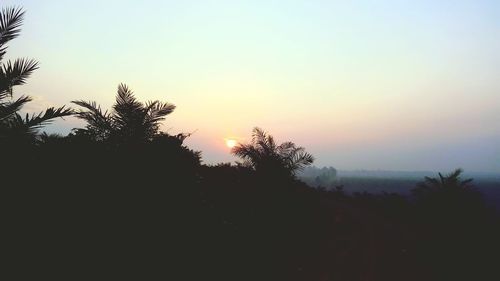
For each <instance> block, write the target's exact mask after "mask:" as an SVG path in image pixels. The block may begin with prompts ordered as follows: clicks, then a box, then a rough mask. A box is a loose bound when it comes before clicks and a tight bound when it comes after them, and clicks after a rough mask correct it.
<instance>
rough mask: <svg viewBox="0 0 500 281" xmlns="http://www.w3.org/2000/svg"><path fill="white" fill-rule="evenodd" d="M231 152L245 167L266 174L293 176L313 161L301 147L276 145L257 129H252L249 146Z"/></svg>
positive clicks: (242, 145)
mask: <svg viewBox="0 0 500 281" xmlns="http://www.w3.org/2000/svg"><path fill="white" fill-rule="evenodd" d="M231 152H232V153H233V154H234V155H236V156H238V157H240V158H242V159H244V161H245V162H244V164H245V165H246V166H248V167H251V168H252V169H254V170H256V171H261V172H265V173H266V174H270V173H285V174H288V175H295V172H296V171H298V170H301V169H303V168H304V167H306V166H308V165H310V164H312V163H313V161H314V157H313V156H312V155H311V154H309V153H307V152H305V149H304V148H303V147H297V146H296V145H295V144H294V143H293V142H284V143H282V144H280V145H277V144H276V142H275V140H274V138H273V137H272V136H271V135H269V134H267V133H266V132H265V131H264V130H262V129H260V128H257V127H255V128H254V129H253V134H252V141H251V142H250V143H249V144H238V145H237V146H235V147H233V149H232V150H231Z"/></svg>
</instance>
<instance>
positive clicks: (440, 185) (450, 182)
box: [412, 168, 473, 197]
mask: <svg viewBox="0 0 500 281" xmlns="http://www.w3.org/2000/svg"><path fill="white" fill-rule="evenodd" d="M462 172H463V170H462V169H460V168H459V169H456V170H455V171H453V172H451V173H449V174H447V175H444V176H443V175H442V174H441V173H438V176H439V177H437V178H432V177H425V178H424V181H423V182H420V183H418V184H417V187H416V188H414V189H413V190H412V192H413V194H414V195H415V196H417V197H423V196H426V195H428V194H430V193H433V192H449V191H472V190H473V186H472V184H471V183H472V179H465V180H462V179H461V177H460V175H461V174H462Z"/></svg>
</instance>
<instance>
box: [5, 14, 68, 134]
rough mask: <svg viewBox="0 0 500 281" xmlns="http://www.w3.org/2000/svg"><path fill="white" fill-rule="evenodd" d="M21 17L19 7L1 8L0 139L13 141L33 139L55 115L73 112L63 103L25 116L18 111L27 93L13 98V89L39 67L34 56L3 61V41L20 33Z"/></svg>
mask: <svg viewBox="0 0 500 281" xmlns="http://www.w3.org/2000/svg"><path fill="white" fill-rule="evenodd" d="M23 18H24V11H23V10H22V9H20V8H4V9H2V10H1V11H0V140H1V141H6V140H11V141H16V142H18V141H19V140H20V139H24V140H29V141H31V140H33V139H34V136H36V133H37V132H38V129H40V128H41V127H43V126H44V125H47V124H48V123H50V122H51V121H53V119H54V118H57V117H63V116H68V115H71V114H73V111H72V110H71V109H68V108H65V107H64V106H62V107H59V108H54V107H50V108H47V109H46V110H45V111H44V112H40V113H38V114H32V115H29V114H26V115H25V116H24V117H23V116H21V115H20V114H19V113H18V112H19V111H20V110H21V108H22V107H23V106H24V105H25V104H26V103H28V102H30V101H32V98H31V97H29V96H21V97H19V98H17V99H15V100H13V88H14V87H15V86H19V85H23V84H25V83H26V80H27V79H28V77H29V76H30V75H31V74H32V73H33V71H35V70H36V69H38V62H36V61H35V60H33V59H26V58H19V59H16V60H14V61H13V62H12V61H10V60H9V61H7V62H3V58H4V56H5V54H6V51H7V46H6V44H7V43H8V42H9V41H10V40H12V39H14V38H16V37H17V36H19V34H20V32H21V25H22V22H23Z"/></svg>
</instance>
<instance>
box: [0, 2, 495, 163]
mask: <svg viewBox="0 0 500 281" xmlns="http://www.w3.org/2000/svg"><path fill="white" fill-rule="evenodd" d="M12 5H15V6H21V7H23V8H24V9H25V10H26V11H27V13H26V16H25V23H24V26H23V32H22V34H21V36H20V37H19V38H17V39H15V40H14V41H12V43H10V45H9V50H8V55H7V57H8V58H10V59H13V58H17V57H29V58H35V59H37V60H38V61H39V62H40V69H39V70H37V71H36V72H35V73H34V75H32V77H31V78H30V80H29V81H28V83H27V85H25V86H22V87H18V88H17V89H16V94H29V95H31V96H33V97H35V101H34V102H32V103H31V104H30V105H28V106H26V107H25V111H27V112H34V111H40V110H42V109H43V108H45V107H47V106H53V105H57V106H59V105H65V104H66V105H69V104H70V101H72V100H81V99H84V100H92V101H97V102H98V103H99V104H101V105H102V106H103V107H104V108H110V107H111V105H112V103H113V101H114V97H115V93H116V88H117V86H118V84H119V83H122V82H123V83H126V84H127V85H128V86H129V87H130V88H132V89H133V90H134V92H135V94H136V97H137V98H138V99H139V100H142V101H147V100H156V99H159V100H162V101H168V102H171V103H173V104H175V105H176V106H177V109H176V110H175V111H174V113H172V114H171V115H169V116H168V117H167V119H166V121H165V122H164V125H163V127H162V129H163V130H165V131H167V132H169V133H180V132H187V133H193V134H192V136H191V137H190V138H188V140H187V141H186V143H187V145H188V146H190V147H191V148H193V149H196V150H201V151H203V160H204V162H205V163H218V162H228V161H234V160H235V158H234V157H233V156H231V155H230V153H229V148H228V147H227V146H225V142H224V140H225V139H235V140H237V141H239V142H246V141H248V140H249V138H250V135H251V130H252V128H253V127H255V126H258V127H261V128H263V129H265V130H266V131H268V132H269V133H270V134H272V135H273V136H275V137H276V138H277V140H278V141H288V140H290V141H293V142H295V143H296V144H298V145H300V146H303V147H305V148H306V150H307V151H309V152H311V153H312V154H313V155H314V156H315V157H316V161H315V165H317V166H334V167H336V168H339V169H372V170H373V169H382V170H426V171H430V170H432V171H445V172H446V171H449V170H451V169H454V168H457V167H462V168H464V169H465V170H466V171H474V172H478V171H479V172H481V171H482V172H495V173H500V145H499V144H500V111H499V109H500V52H499V51H498V50H500V1H497V0H493V1H485V0H470V1H465V0H453V1H452V0H441V1H435V0H433V1H427V0H422V1H403V0H401V1H396V0H394V1H375V0H372V1H368V0H364V1H333V0H332V1H319V0H308V1H293V0H287V1H272V0H266V1H258V0H251V1H237V0H221V1H210V0H204V1H190V0H185V1H160V0H157V1H154V0H149V1H148V0H145V1H132V0H120V1H118V0H107V1H102V0H99V1H96V0H86V1H67V0H47V1H38V0H32V1H31V0H26V1H12V0H2V2H1V5H0V6H12ZM82 126H84V124H83V123H81V122H80V121H79V120H76V119H73V118H66V120H64V121H58V122H56V123H55V124H54V125H51V126H50V127H49V128H48V130H49V131H52V132H60V133H63V134H66V133H68V132H69V130H70V129H71V128H74V127H82Z"/></svg>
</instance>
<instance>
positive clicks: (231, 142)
mask: <svg viewBox="0 0 500 281" xmlns="http://www.w3.org/2000/svg"><path fill="white" fill-rule="evenodd" d="M236 144H237V142H236V140H234V139H226V146H227V147H229V148H233V147H235V146H236Z"/></svg>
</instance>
